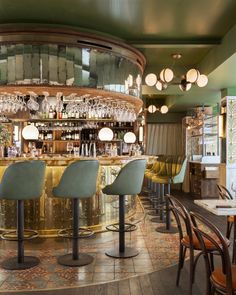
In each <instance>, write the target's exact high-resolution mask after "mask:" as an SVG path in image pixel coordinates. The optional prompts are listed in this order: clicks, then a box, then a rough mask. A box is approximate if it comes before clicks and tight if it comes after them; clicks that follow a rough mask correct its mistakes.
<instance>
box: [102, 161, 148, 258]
mask: <svg viewBox="0 0 236 295" xmlns="http://www.w3.org/2000/svg"><path fill="white" fill-rule="evenodd" d="M145 168H146V160H144V159H139V160H134V161H131V162H129V163H128V164H126V165H125V166H124V167H123V168H122V169H121V170H120V172H119V174H118V176H117V177H116V179H115V181H114V182H113V183H112V184H110V185H107V186H106V187H105V188H103V190H102V191H103V193H104V194H107V195H119V224H118V225H117V226H116V225H113V226H115V227H117V228H118V230H112V231H118V232H119V249H111V250H108V251H107V252H106V255H107V256H110V257H114V258H131V257H134V256H137V255H138V254H139V252H138V250H137V249H135V248H131V247H126V246H125V232H126V224H125V195H136V194H139V193H140V191H141V188H142V184H143V177H144V171H145ZM131 226H132V225H131V224H128V226H127V227H128V228H130V227H131ZM107 229H108V230H110V229H109V226H108V227H107ZM127 231H129V230H127Z"/></svg>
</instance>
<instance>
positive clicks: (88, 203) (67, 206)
mask: <svg viewBox="0 0 236 295" xmlns="http://www.w3.org/2000/svg"><path fill="white" fill-rule="evenodd" d="M20 160H26V159H25V158H14V159H10V158H2V159H0V179H1V178H2V175H3V173H4V171H5V169H6V167H7V165H9V164H10V163H13V162H16V161H20ZM43 160H45V161H46V163H47V168H46V176H45V188H44V192H43V195H42V197H41V198H40V199H38V200H34V201H26V202H25V228H29V229H34V230H38V231H39V234H40V235H41V236H54V235H56V233H57V231H58V230H59V229H62V228H67V227H71V221H72V211H71V200H70V199H59V198H54V197H53V196H52V188H53V187H54V186H57V184H58V183H59V180H60V178H61V175H62V173H63V171H64V170H65V168H66V166H67V165H68V164H69V163H71V162H73V161H74V160H76V159H73V158H62V157H61V158H44V159H43ZM130 160H132V158H131V157H116V158H100V159H99V161H100V168H99V176H98V182H97V192H96V195H94V196H93V197H92V198H89V199H82V200H81V201H80V218H81V220H80V223H81V226H84V227H91V228H93V229H94V230H95V231H96V230H97V231H99V230H103V229H104V228H105V225H107V224H110V223H112V222H115V221H116V220H117V218H118V206H119V203H118V197H116V196H107V195H104V194H103V193H102V187H104V186H105V185H107V184H110V183H112V182H113V180H114V179H115V177H116V175H117V174H118V172H119V170H120V169H121V167H122V165H124V164H125V163H126V162H128V161H130ZM125 204H126V214H127V215H129V216H130V215H132V214H134V213H135V207H136V200H135V198H133V197H131V196H126V202H125ZM15 227H16V203H15V202H14V201H8V200H0V230H5V229H12V228H15Z"/></svg>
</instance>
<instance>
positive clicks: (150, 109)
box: [148, 104, 157, 114]
mask: <svg viewBox="0 0 236 295" xmlns="http://www.w3.org/2000/svg"><path fill="white" fill-rule="evenodd" d="M156 110H157V108H156V106H154V105H153V104H151V105H150V106H149V107H148V111H149V113H151V114H153V113H155V111H156Z"/></svg>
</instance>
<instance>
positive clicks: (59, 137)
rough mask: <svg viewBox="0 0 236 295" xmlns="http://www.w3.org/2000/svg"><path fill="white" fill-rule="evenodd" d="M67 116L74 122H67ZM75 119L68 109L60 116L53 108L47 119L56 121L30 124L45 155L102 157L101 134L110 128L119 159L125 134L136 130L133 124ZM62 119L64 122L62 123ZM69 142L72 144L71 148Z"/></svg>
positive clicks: (40, 121) (39, 121) (112, 142)
mask: <svg viewBox="0 0 236 295" xmlns="http://www.w3.org/2000/svg"><path fill="white" fill-rule="evenodd" d="M68 116H69V117H73V118H72V119H71V120H70V119H69V118H68V119H67V120H66V119H65V118H67V117H68ZM76 116H77V113H76V112H74V113H73V112H70V113H67V112H66V108H65V107H63V108H62V109H61V112H57V111H56V108H54V107H53V106H50V107H49V113H48V117H53V118H55V119H56V120H53V119H51V120H50V121H49V120H48V119H47V120H45V121H43V120H36V122H34V121H33V120H32V121H31V122H34V124H35V126H36V127H37V128H38V130H39V138H38V141H39V142H41V144H42V145H41V148H42V153H43V154H62V155H63V154H68V155H72V154H73V155H76V156H81V157H95V156H96V155H102V154H104V153H105V152H106V151H105V144H104V143H103V142H101V141H100V140H99V138H98V132H99V130H100V129H101V128H103V127H109V128H111V129H112V130H113V133H114V137H113V140H112V141H111V145H112V149H111V151H112V155H117V153H118V154H120V153H121V151H122V141H123V138H124V134H125V133H126V132H129V131H133V129H134V126H133V123H130V122H107V121H102V120H97V121H96V120H94V121H89V120H85V121H80V120H78V121H76ZM60 118H62V119H63V120H62V121H60ZM68 142H69V143H71V144H70V145H68ZM68 146H70V150H69V148H68ZM72 146H73V148H72Z"/></svg>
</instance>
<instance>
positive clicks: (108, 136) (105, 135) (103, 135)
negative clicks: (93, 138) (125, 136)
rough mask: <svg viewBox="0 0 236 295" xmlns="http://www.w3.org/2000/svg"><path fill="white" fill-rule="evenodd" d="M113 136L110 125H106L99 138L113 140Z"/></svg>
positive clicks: (99, 133)
mask: <svg viewBox="0 0 236 295" xmlns="http://www.w3.org/2000/svg"><path fill="white" fill-rule="evenodd" d="M113 136H114V134H113V131H112V130H111V129H110V128H108V127H104V128H102V129H101V130H100V131H99V132H98V138H99V139H100V140H101V141H111V140H112V139H113Z"/></svg>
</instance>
